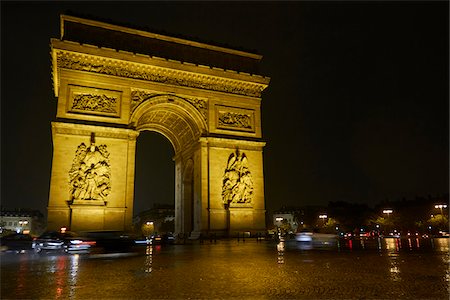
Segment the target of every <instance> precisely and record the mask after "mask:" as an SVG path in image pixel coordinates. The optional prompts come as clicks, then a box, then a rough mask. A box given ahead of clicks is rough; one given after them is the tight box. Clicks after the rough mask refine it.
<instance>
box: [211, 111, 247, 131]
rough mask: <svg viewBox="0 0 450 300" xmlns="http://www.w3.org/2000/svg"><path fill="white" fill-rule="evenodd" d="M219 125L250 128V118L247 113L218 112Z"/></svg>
mask: <svg viewBox="0 0 450 300" xmlns="http://www.w3.org/2000/svg"><path fill="white" fill-rule="evenodd" d="M219 126H225V127H236V128H245V129H251V128H252V120H251V117H250V116H249V115H246V114H239V113H233V112H226V113H222V112H221V113H219Z"/></svg>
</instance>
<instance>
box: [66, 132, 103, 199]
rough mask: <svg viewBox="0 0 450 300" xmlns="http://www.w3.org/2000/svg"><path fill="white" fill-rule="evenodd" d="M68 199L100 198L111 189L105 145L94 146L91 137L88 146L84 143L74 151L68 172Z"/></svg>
mask: <svg viewBox="0 0 450 300" xmlns="http://www.w3.org/2000/svg"><path fill="white" fill-rule="evenodd" d="M69 178H70V180H69V184H70V198H71V199H70V200H102V201H106V197H107V196H108V194H109V193H110V191H111V170H110V164H109V153H108V151H107V150H106V145H100V146H96V145H95V142H94V141H93V139H92V140H91V145H90V147H89V148H88V147H86V145H85V144H84V143H81V144H80V145H79V146H78V149H77V151H76V152H75V158H74V160H73V164H72V168H71V170H70V172H69Z"/></svg>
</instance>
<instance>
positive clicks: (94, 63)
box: [57, 51, 266, 97]
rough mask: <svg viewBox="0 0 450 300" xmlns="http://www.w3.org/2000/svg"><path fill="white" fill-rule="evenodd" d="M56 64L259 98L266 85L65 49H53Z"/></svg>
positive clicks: (74, 68) (73, 68)
mask: <svg viewBox="0 0 450 300" xmlns="http://www.w3.org/2000/svg"><path fill="white" fill-rule="evenodd" d="M57 65H58V67H59V68H66V69H72V70H79V71H87V72H92V73H99V74H106V75H112V76H119V77H126V78H133V79H141V80H147V81H154V82H159V83H165V84H171V85H179V86H186V87H193V88H199V89H207V90H213V91H219V92H225V93H232V94H238V95H245V96H251V97H261V92H262V91H263V90H264V88H265V87H266V85H263V84H258V83H248V82H242V81H237V80H232V79H225V78H219V77H213V76H207V75H201V74H198V73H191V72H184V71H178V70H171V69H166V68H161V67H155V66H148V65H143V64H137V63H129V62H118V61H113V60H111V59H109V60H108V59H105V58H99V57H94V56H88V55H82V54H74V53H70V52H65V51H58V52H57Z"/></svg>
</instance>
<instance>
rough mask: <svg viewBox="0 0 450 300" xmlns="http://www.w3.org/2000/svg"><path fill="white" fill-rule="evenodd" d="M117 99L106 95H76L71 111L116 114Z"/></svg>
mask: <svg viewBox="0 0 450 300" xmlns="http://www.w3.org/2000/svg"><path fill="white" fill-rule="evenodd" d="M116 104H117V98H115V97H108V96H106V95H92V94H78V95H75V96H74V99H73V104H72V109H76V110H87V111H93V112H102V113H117V108H116Z"/></svg>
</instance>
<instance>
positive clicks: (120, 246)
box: [80, 230, 136, 253]
mask: <svg viewBox="0 0 450 300" xmlns="http://www.w3.org/2000/svg"><path fill="white" fill-rule="evenodd" d="M80 234H81V236H83V237H85V238H86V239H89V240H90V241H91V242H95V244H94V245H93V247H92V248H91V249H90V253H119V252H131V251H133V248H134V246H135V245H136V243H135V241H136V236H135V235H133V234H130V233H127V232H124V231H118V230H99V231H87V232H80Z"/></svg>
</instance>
